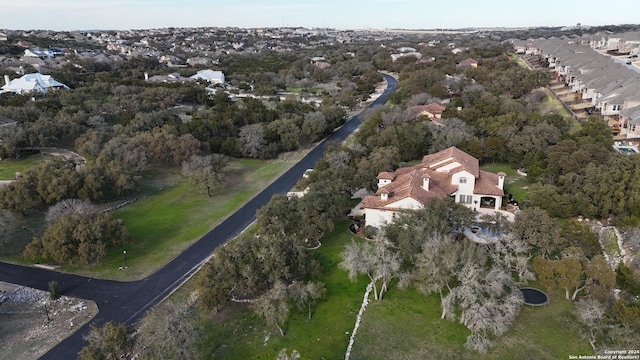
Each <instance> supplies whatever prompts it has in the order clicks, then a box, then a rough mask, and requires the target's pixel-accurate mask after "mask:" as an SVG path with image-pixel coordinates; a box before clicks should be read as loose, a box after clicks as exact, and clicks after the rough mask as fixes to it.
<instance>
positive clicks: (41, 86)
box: [0, 73, 69, 94]
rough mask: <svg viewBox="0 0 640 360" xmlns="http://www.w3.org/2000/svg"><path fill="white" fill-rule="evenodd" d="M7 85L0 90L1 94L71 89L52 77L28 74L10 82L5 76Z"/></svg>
mask: <svg viewBox="0 0 640 360" xmlns="http://www.w3.org/2000/svg"><path fill="white" fill-rule="evenodd" d="M4 79H5V84H4V85H3V86H2V88H0V93H7V92H11V93H15V94H26V93H30V92H40V93H46V92H47V91H49V90H51V89H68V88H69V87H68V86H67V85H65V84H63V83H61V82H58V81H56V80H55V79H54V78H53V77H52V76H51V75H43V74H40V73H33V74H26V75H23V76H22V77H19V78H17V79H13V80H10V79H9V76H8V75H5V76H4Z"/></svg>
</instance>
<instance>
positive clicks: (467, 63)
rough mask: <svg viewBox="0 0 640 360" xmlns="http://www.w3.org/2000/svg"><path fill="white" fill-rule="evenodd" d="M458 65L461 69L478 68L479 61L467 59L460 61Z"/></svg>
mask: <svg viewBox="0 0 640 360" xmlns="http://www.w3.org/2000/svg"><path fill="white" fill-rule="evenodd" d="M458 65H459V66H461V67H467V68H477V67H478V60H476V59H472V58H466V59H464V60H462V61H460V63H459V64H458Z"/></svg>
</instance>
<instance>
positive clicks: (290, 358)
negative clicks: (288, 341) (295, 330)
mask: <svg viewBox="0 0 640 360" xmlns="http://www.w3.org/2000/svg"><path fill="white" fill-rule="evenodd" d="M298 359H300V353H299V352H298V350H295V349H294V350H291V355H289V354H288V353H287V348H283V349H282V350H280V352H279V353H278V357H277V358H276V360H298Z"/></svg>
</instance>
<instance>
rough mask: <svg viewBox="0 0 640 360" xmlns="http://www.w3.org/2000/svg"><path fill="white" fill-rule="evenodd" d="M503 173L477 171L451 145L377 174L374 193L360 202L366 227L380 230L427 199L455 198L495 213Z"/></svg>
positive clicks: (469, 158)
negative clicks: (408, 164) (410, 163)
mask: <svg viewBox="0 0 640 360" xmlns="http://www.w3.org/2000/svg"><path fill="white" fill-rule="evenodd" d="M504 179H505V173H502V172H500V173H498V174H494V173H491V172H488V171H484V170H480V167H479V162H478V159H476V158H474V157H473V156H471V155H469V154H467V153H465V152H464V151H462V150H460V149H458V148H456V147H455V146H452V147H450V148H448V149H445V150H442V151H440V152H437V153H435V154H431V155H426V156H425V157H424V158H423V159H422V162H420V163H419V164H417V165H414V166H409V167H403V168H399V169H397V170H396V171H394V172H382V173H380V174H379V175H378V190H377V191H376V193H375V194H374V195H371V196H367V197H365V198H364V200H363V202H362V208H363V209H364V213H365V220H366V224H367V225H370V226H374V227H377V228H380V227H381V226H384V225H385V224H387V223H389V222H391V221H392V220H393V217H394V215H395V214H397V213H399V212H403V211H407V210H417V209H420V208H422V207H423V206H424V204H426V203H427V201H429V199H431V198H446V197H450V198H453V199H455V201H456V202H458V203H460V204H462V205H464V206H466V207H468V208H470V209H473V210H476V211H480V210H485V211H488V212H493V211H498V210H500V207H501V206H502V197H503V196H504V190H503V187H504Z"/></svg>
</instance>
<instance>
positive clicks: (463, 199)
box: [459, 195, 473, 204]
mask: <svg viewBox="0 0 640 360" xmlns="http://www.w3.org/2000/svg"><path fill="white" fill-rule="evenodd" d="M472 201H473V195H460V200H459V203H460V204H471V202H472Z"/></svg>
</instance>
